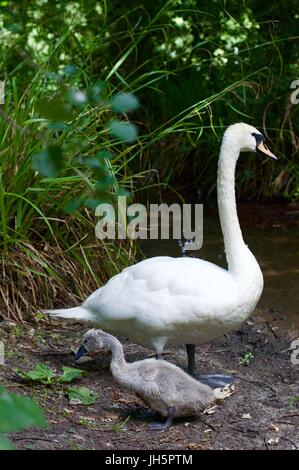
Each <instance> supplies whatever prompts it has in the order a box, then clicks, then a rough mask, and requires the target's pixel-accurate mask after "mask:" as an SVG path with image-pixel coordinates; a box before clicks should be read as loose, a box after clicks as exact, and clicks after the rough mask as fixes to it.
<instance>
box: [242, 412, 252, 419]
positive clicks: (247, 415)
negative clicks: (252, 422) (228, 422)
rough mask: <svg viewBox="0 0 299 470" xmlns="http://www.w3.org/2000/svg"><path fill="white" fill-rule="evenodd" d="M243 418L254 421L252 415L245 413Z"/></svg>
mask: <svg viewBox="0 0 299 470" xmlns="http://www.w3.org/2000/svg"><path fill="white" fill-rule="evenodd" d="M242 418H243V419H252V418H251V415H250V414H249V413H244V414H243V415H242Z"/></svg>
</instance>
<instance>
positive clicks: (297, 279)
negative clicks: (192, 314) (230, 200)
mask: <svg viewBox="0 0 299 470" xmlns="http://www.w3.org/2000/svg"><path fill="white" fill-rule="evenodd" d="M238 212H239V217H240V223H241V227H242V232H243V237H244V240H245V242H246V243H247V244H248V246H249V248H250V250H251V251H252V252H253V254H254V255H255V257H256V258H257V260H258V262H259V264H260V266H261V269H262V271H263V274H264V291H263V294H262V297H261V299H260V302H259V306H260V307H265V308H269V309H275V310H277V312H278V313H279V315H281V316H282V317H284V318H286V319H288V321H289V322H291V323H293V324H294V325H296V326H297V327H299V207H298V205H294V204H288V205H271V206H268V205H267V206H263V205H256V204H241V205H240V206H239V209H238ZM203 226H204V236H203V246H202V248H201V249H200V250H198V251H192V252H191V251H189V253H192V254H193V256H195V257H198V258H201V259H205V260H208V261H211V262H212V263H215V264H218V265H220V266H222V267H226V260H225V255H224V247H223V240H222V233H221V229H220V224H219V219H218V214H217V209H216V208H206V206H205V205H204V224H203ZM141 246H142V250H143V252H144V254H145V255H146V257H152V256H160V255H164V256H166V255H167V256H180V250H179V247H178V242H177V240H143V241H142V245H141ZM187 253H188V252H187Z"/></svg>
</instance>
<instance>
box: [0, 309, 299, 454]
mask: <svg viewBox="0 0 299 470" xmlns="http://www.w3.org/2000/svg"><path fill="white" fill-rule="evenodd" d="M87 329H88V326H86V325H82V324H78V323H62V322H61V323H58V322H55V323H54V322H53V323H50V324H49V323H47V322H45V321H43V320H41V321H40V323H38V324H36V325H35V326H34V327H32V325H28V326H25V327H21V326H19V325H17V324H15V323H12V322H2V323H1V333H0V337H1V339H2V340H3V341H4V344H5V351H6V365H5V366H0V379H1V382H2V383H4V385H5V387H7V389H9V390H10V391H14V392H16V391H17V392H18V393H20V394H24V395H27V396H31V397H33V398H34V399H35V400H36V401H37V402H38V403H39V404H40V405H41V407H42V408H43V410H44V412H45V415H46V417H47V420H48V423H49V427H48V429H45V430H44V429H42V430H41V429H30V430H26V431H24V432H20V433H16V434H14V435H13V436H11V439H12V440H13V441H14V444H15V446H16V447H17V448H18V449H105V450H109V449H111V450H113V449H186V450H196V449H298V448H299V432H298V424H299V406H298V403H299V402H298V397H299V383H298V368H299V365H294V364H292V362H291V359H290V356H291V352H292V351H290V350H288V349H289V348H290V343H291V342H292V341H293V340H294V339H296V338H298V336H299V334H298V332H297V331H295V330H294V329H292V328H291V327H290V326H289V325H288V324H286V323H285V322H284V320H281V319H280V318H279V317H278V315H277V312H273V311H272V312H271V311H268V310H263V311H261V310H256V311H255V313H254V315H252V317H251V318H250V319H249V320H248V321H247V322H246V323H245V324H244V326H243V327H242V329H240V330H239V331H237V332H235V333H232V334H229V335H226V336H225V337H223V338H221V339H219V340H217V341H214V342H213V343H212V344H209V345H203V346H201V347H198V348H197V363H198V365H199V366H200V370H201V372H202V373H212V372H213V373H217V372H218V373H219V372H222V373H227V374H232V375H233V376H234V377H235V378H236V380H235V383H234V393H233V394H232V395H231V396H229V397H227V398H226V399H225V400H223V401H221V402H219V403H218V404H217V406H216V408H214V409H212V410H211V411H212V412H211V413H210V414H202V415H201V416H198V417H196V418H185V419H180V420H176V421H175V424H174V426H173V427H171V428H170V429H169V430H167V431H162V432H161V431H150V430H149V429H148V424H149V423H150V422H152V421H153V419H154V417H153V416H152V415H150V414H147V413H146V411H147V410H146V408H145V406H144V404H143V403H142V402H141V401H139V399H138V398H137V397H136V396H135V395H134V394H133V393H131V392H129V391H127V390H125V389H122V388H121V387H120V386H119V385H118V384H117V383H116V382H115V381H114V380H113V378H112V376H111V373H110V370H109V356H108V355H106V356H103V355H101V356H100V357H98V358H97V359H96V360H94V361H93V362H88V363H85V364H81V365H76V364H75V362H74V355H73V353H72V352H71V351H72V350H74V349H75V348H77V347H78V345H79V343H80V338H81V337H82V334H83V332H85V331H86V330H87ZM120 339H121V341H122V343H123V345H124V349H125V353H126V358H127V360H128V361H135V360H137V359H141V358H145V357H148V356H149V355H150V354H151V353H150V352H149V351H148V350H146V349H144V348H142V347H139V346H136V345H133V344H131V343H129V342H128V341H127V340H125V339H124V338H120ZM165 353H166V354H165V359H167V360H168V361H171V362H173V363H175V364H177V365H179V366H181V367H185V366H186V353H185V349H184V347H183V346H181V347H177V348H175V349H169V350H167V351H166V352H165ZM246 353H252V355H253V358H251V359H249V364H248V365H244V364H241V363H240V359H242V358H243V359H244V357H245V354H246ZM246 357H248V355H247V356H246ZM38 362H42V363H44V364H47V365H48V366H50V367H52V368H53V369H54V370H56V371H58V372H60V371H61V369H62V366H63V365H68V366H72V367H77V368H81V369H85V370H86V371H87V372H88V373H87V375H86V376H84V377H83V378H81V379H77V380H76V381H75V382H74V383H73V384H72V385H74V386H86V387H89V388H90V389H92V390H93V391H94V392H95V393H96V394H97V401H96V403H95V404H93V405H89V406H84V405H82V404H80V405H78V404H77V405H71V404H70V402H69V400H68V398H67V396H66V393H65V391H66V388H67V387H68V385H64V384H60V385H57V384H56V385H50V386H45V385H41V384H37V383H33V382H31V383H28V382H26V381H24V380H23V379H21V378H20V377H19V376H18V375H16V373H15V372H14V370H15V369H17V368H18V369H22V370H24V371H28V370H32V369H33V368H34V367H35V365H36V363H38ZM296 397H297V398H296Z"/></svg>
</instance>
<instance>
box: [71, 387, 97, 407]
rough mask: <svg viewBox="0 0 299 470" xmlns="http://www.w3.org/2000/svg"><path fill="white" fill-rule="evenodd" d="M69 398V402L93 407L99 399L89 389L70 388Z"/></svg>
mask: <svg viewBox="0 0 299 470" xmlns="http://www.w3.org/2000/svg"><path fill="white" fill-rule="evenodd" d="M67 396H68V398H69V400H71V401H72V400H74V401H75V402H76V403H77V404H82V405H93V404H94V403H95V402H96V398H97V396H96V395H95V393H94V392H93V391H92V390H90V389H89V388H87V387H68V389H67Z"/></svg>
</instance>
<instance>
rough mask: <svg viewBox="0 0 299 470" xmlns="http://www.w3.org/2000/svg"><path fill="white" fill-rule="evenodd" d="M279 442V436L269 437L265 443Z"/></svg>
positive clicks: (274, 443) (273, 443)
mask: <svg viewBox="0 0 299 470" xmlns="http://www.w3.org/2000/svg"><path fill="white" fill-rule="evenodd" d="M278 443H279V437H271V438H270V439H268V441H267V444H270V445H276V444H278Z"/></svg>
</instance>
